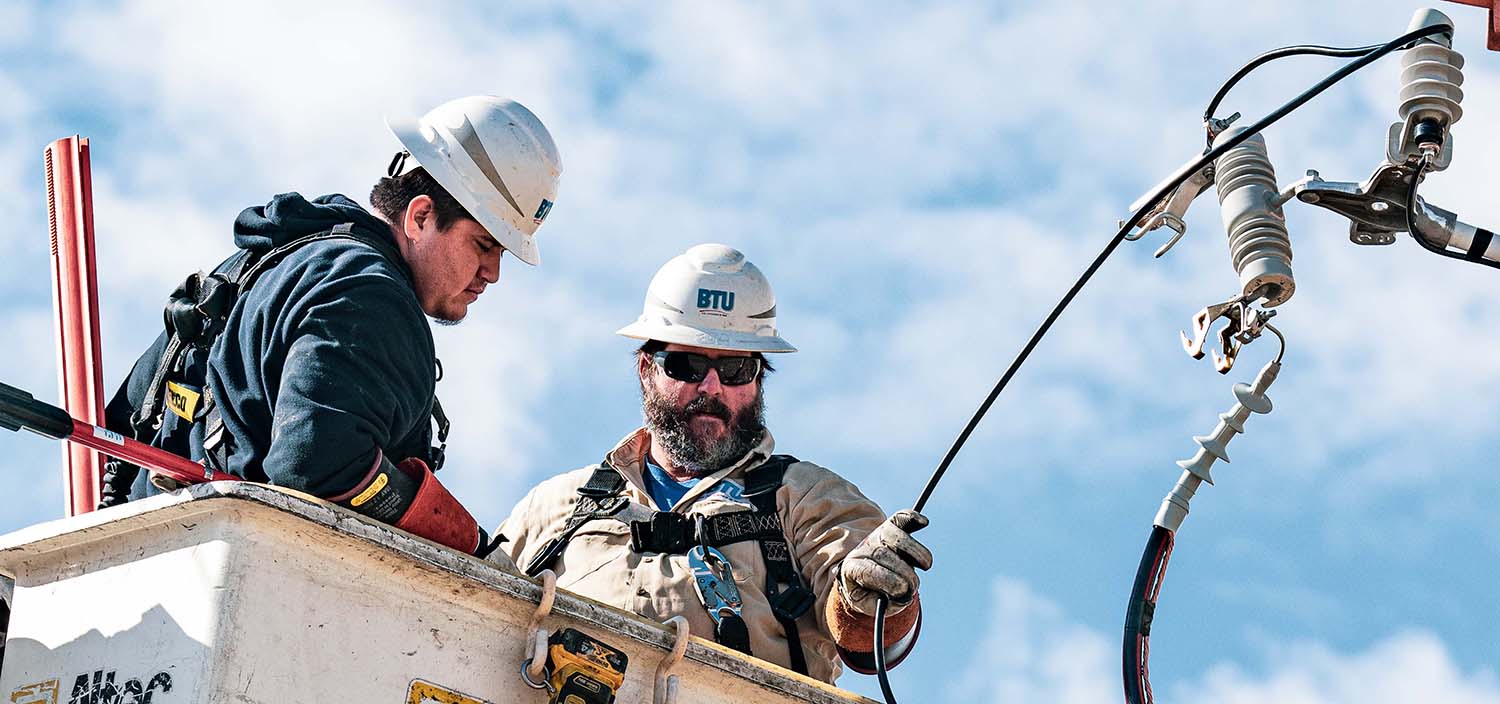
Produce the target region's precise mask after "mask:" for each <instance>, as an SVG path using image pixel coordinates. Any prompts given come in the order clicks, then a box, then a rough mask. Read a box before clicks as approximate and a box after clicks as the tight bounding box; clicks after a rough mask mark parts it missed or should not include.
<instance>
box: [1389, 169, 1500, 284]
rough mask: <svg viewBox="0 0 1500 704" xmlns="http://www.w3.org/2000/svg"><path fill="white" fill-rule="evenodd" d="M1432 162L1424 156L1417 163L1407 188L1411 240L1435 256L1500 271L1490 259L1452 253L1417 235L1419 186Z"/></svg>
mask: <svg viewBox="0 0 1500 704" xmlns="http://www.w3.org/2000/svg"><path fill="white" fill-rule="evenodd" d="M1431 160H1432V157H1431V156H1429V155H1426V154H1423V155H1422V159H1421V161H1419V162H1417V169H1416V172H1415V173H1413V174H1412V175H1411V183H1410V184H1409V185H1407V187H1406V232H1407V234H1409V235H1411V238H1412V239H1414V240H1416V241H1417V244H1419V245H1422V249H1425V250H1427V251H1429V252H1432V253H1433V254H1439V255H1442V256H1444V257H1448V258H1449V259H1457V260H1459V261H1461V262H1473V263H1475V264H1483V265H1484V266H1488V267H1493V268H1496V269H1500V263H1496V262H1492V261H1489V260H1488V259H1470V258H1468V257H1466V256H1464V255H1462V254H1458V253H1456V252H1450V251H1448V250H1447V249H1444V248H1443V247H1442V246H1440V245H1436V244H1433V243H1431V242H1428V241H1427V238H1425V237H1423V236H1421V235H1420V234H1417V218H1416V212H1417V184H1418V183H1420V182H1421V181H1422V176H1423V175H1424V174H1426V173H1427V169H1428V168H1430V167H1431V166H1432V161H1431Z"/></svg>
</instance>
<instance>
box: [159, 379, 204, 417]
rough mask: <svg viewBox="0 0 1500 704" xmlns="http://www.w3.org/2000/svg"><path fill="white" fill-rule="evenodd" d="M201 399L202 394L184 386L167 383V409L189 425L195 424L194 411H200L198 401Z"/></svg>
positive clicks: (173, 382)
mask: <svg viewBox="0 0 1500 704" xmlns="http://www.w3.org/2000/svg"><path fill="white" fill-rule="evenodd" d="M201 397H202V394H199V393H198V392H197V391H194V390H192V389H190V388H188V387H186V386H183V385H182V384H179V383H177V382H175V381H169V382H167V408H170V409H172V412H173V413H176V414H177V415H178V416H181V417H182V419H183V420H185V421H187V422H189V423H191V422H193V411H196V410H198V399H199V398H201Z"/></svg>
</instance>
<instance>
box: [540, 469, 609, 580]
mask: <svg viewBox="0 0 1500 704" xmlns="http://www.w3.org/2000/svg"><path fill="white" fill-rule="evenodd" d="M624 490H625V477H624V476H622V475H621V474H620V472H619V471H617V470H616V469H615V468H614V467H611V466H610V464H609V462H608V461H605V462H601V463H600V464H599V466H598V467H597V468H595V469H594V473H593V475H591V476H590V477H589V480H588V481H587V482H585V483H584V485H583V486H581V487H578V501H577V502H576V503H574V504H573V515H571V516H568V521H567V523H564V524H563V529H562V532H561V533H558V534H557V537H555V538H553V539H551V540H549V541H547V542H546V544H544V545H543V546H542V549H541V551H540V552H538V553H537V554H536V557H533V558H531V562H528V563H526V576H528V577H535V576H537V575H539V574H541V573H542V570H545V569H550V568H551V567H552V566H553V565H554V564H556V563H557V560H558V558H560V557H562V554H563V551H564V550H567V549H568V541H570V540H572V539H573V535H574V534H575V533H577V532H578V529H579V528H582V527H583V526H584V525H585V524H587V523H588V522H589V521H593V520H595V519H600V518H609V517H610V516H613V515H615V514H616V513H619V512H620V510H621V509H623V508H625V506H626V505H627V504H629V503H630V500H629V499H626V498H625V497H623V496H620V493H621V492H623V491H624Z"/></svg>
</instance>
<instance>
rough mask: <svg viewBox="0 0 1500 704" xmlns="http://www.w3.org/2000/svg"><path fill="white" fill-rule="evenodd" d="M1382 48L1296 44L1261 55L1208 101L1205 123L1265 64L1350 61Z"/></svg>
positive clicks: (1232, 77) (1231, 78) (1204, 115)
mask: <svg viewBox="0 0 1500 704" xmlns="http://www.w3.org/2000/svg"><path fill="white" fill-rule="evenodd" d="M1381 46H1382V45H1381V44H1371V45H1369V46H1351V47H1338V46H1321V45H1318V44H1295V45H1292V46H1284V47H1281V48H1280V49H1272V50H1270V51H1268V52H1266V53H1264V54H1261V55H1260V56H1257V57H1255V58H1253V59H1250V61H1249V62H1248V63H1246V64H1245V65H1244V66H1241V67H1240V70H1238V71H1235V72H1234V75H1233V76H1230V77H1229V80H1227V81H1224V85H1222V86H1219V92H1217V93H1214V98H1213V100H1210V101H1208V108H1207V109H1205V110H1204V111H1203V121H1204V122H1208V121H1209V120H1212V119H1213V117H1214V113H1215V112H1217V111H1218V109H1219V103H1221V102H1224V97H1225V96H1227V95H1229V91H1230V90H1231V89H1233V88H1234V86H1235V84H1237V83H1239V82H1240V80H1241V79H1243V78H1244V77H1245V76H1248V75H1250V73H1251V72H1253V71H1255V69H1258V68H1260V67H1261V66H1263V65H1265V64H1268V63H1271V62H1272V61H1275V60H1277V59H1285V58H1287V57H1290V56H1331V57H1335V58H1345V59H1349V58H1354V57H1356V56H1364V55H1365V54H1368V53H1370V52H1372V51H1375V50H1376V49H1379V48H1380V47H1381Z"/></svg>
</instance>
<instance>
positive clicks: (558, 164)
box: [386, 95, 562, 265]
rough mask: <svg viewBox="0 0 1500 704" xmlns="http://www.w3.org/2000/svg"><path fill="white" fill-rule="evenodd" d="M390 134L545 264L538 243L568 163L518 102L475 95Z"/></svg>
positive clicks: (523, 256) (518, 248)
mask: <svg viewBox="0 0 1500 704" xmlns="http://www.w3.org/2000/svg"><path fill="white" fill-rule="evenodd" d="M386 126H387V127H389V128H390V130H391V133H392V134H394V135H396V139H399V140H401V144H402V145H403V146H405V147H406V151H407V152H408V153H409V154H411V156H412V158H413V159H414V160H416V162H417V164H416V165H418V166H421V167H422V168H424V169H426V170H427V173H429V174H431V175H432V178H433V179H435V180H436V181H437V182H438V185H440V186H442V187H443V189H444V190H446V191H448V193H449V194H451V195H452V196H453V198H454V199H455V200H457V201H458V203H459V205H462V206H463V207H464V209H465V210H467V211H469V214H470V215H473V216H474V219H475V220H477V221H479V224H480V225H482V226H484V229H486V230H488V231H489V233H490V236H491V237H494V238H495V240H496V241H497V242H499V243H500V245H501V246H503V247H505V248H506V249H507V250H509V251H510V253H511V254H514V255H516V258H518V259H520V260H521V261H523V262H526V263H527V264H531V265H536V264H539V263H541V254H540V253H539V252H538V251H537V248H536V242H535V241H534V240H533V236H535V234H536V230H537V228H538V227H540V226H541V224H542V220H544V219H546V217H547V213H548V212H550V211H551V210H552V203H553V201H554V200H556V198H557V177H558V176H559V175H560V174H561V173H562V159H561V157H559V156H558V154H557V145H555V144H553V143H552V135H551V134H549V133H548V132H547V128H546V126H544V125H543V124H542V121H541V120H538V119H537V117H536V115H533V114H531V111H530V110H527V109H526V108H525V106H523V105H521V104H520V103H517V102H515V101H514V100H506V99H504V98H496V97H492V96H488V95H475V96H470V97H467V98H459V99H457V100H450V101H448V102H446V103H443V104H442V105H439V106H437V107H435V108H433V109H432V111H431V112H428V113H427V114H426V115H423V116H422V119H420V120H410V119H407V120H392V119H387V120H386ZM409 168H415V167H414V166H413V167H409ZM393 175H395V174H393Z"/></svg>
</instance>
